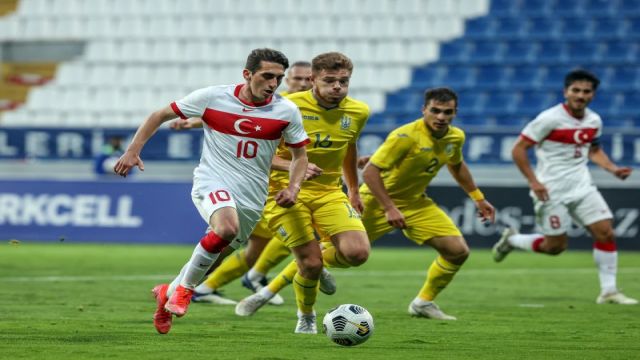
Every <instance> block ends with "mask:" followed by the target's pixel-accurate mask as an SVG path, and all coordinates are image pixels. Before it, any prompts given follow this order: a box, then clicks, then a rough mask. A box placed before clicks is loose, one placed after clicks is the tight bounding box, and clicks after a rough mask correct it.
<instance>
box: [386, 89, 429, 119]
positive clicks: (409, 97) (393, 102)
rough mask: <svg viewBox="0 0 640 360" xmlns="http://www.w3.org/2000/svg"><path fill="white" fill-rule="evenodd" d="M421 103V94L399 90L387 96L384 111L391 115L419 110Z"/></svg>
mask: <svg viewBox="0 0 640 360" xmlns="http://www.w3.org/2000/svg"><path fill="white" fill-rule="evenodd" d="M422 103H423V94H422V92H419V91H413V92H412V91H408V90H404V89H403V90H400V91H396V92H394V93H391V94H388V95H387V107H386V110H387V111H388V112H391V113H396V114H398V113H405V112H407V111H415V110H416V109H420V107H421V106H422Z"/></svg>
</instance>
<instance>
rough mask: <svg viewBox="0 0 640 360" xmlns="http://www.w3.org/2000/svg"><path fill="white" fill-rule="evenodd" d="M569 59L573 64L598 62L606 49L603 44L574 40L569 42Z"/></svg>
mask: <svg viewBox="0 0 640 360" xmlns="http://www.w3.org/2000/svg"><path fill="white" fill-rule="evenodd" d="M567 45H568V46H567V55H568V61H569V62H570V63H573V64H580V63H582V64H589V63H595V62H598V61H599V60H600V59H601V58H602V54H603V53H604V51H605V49H604V46H603V45H602V44H599V43H594V42H587V41H574V42H571V43H568V44H567Z"/></svg>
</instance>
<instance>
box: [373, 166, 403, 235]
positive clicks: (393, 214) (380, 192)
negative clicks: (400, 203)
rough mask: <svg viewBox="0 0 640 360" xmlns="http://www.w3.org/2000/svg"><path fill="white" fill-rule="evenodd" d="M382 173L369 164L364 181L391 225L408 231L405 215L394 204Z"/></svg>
mask: <svg viewBox="0 0 640 360" xmlns="http://www.w3.org/2000/svg"><path fill="white" fill-rule="evenodd" d="M380 172H381V170H380V168H379V167H377V166H375V165H374V164H372V163H371V162H369V163H367V165H366V166H365V167H364V171H363V172H362V179H363V180H364V182H365V183H366V184H367V186H368V187H369V190H370V191H371V193H372V194H373V196H375V198H376V200H378V203H380V206H382V208H383V209H384V213H385V216H386V217H387V222H388V223H389V225H391V226H393V227H394V228H398V229H406V227H407V223H406V222H405V219H404V215H403V214H402V212H401V211H400V210H399V209H398V207H397V206H396V204H395V203H394V202H393V199H391V196H389V192H388V191H387V188H386V187H385V186H384V182H383V181H382V175H381V174H380Z"/></svg>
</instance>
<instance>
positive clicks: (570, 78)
mask: <svg viewBox="0 0 640 360" xmlns="http://www.w3.org/2000/svg"><path fill="white" fill-rule="evenodd" d="M576 81H588V82H590V83H591V85H593V90H594V91H595V90H596V89H597V88H598V85H600V79H598V77H597V76H595V75H594V74H593V73H591V72H589V71H587V70H583V69H577V70H572V71H570V72H569V73H568V74H567V75H566V76H565V77H564V88H565V89H566V88H568V87H569V86H571V84H573V83H574V82H576Z"/></svg>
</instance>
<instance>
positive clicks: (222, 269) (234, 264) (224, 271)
mask: <svg viewBox="0 0 640 360" xmlns="http://www.w3.org/2000/svg"><path fill="white" fill-rule="evenodd" d="M245 252H246V250H245V249H243V250H241V251H238V252H236V253H234V254H233V255H232V256H230V257H228V258H227V259H226V260H225V261H224V262H222V264H221V265H220V266H219V267H218V268H217V269H215V270H214V272H213V273H211V275H209V277H208V278H207V280H205V281H204V284H205V285H207V286H208V287H210V288H212V289H220V288H221V287H222V286H224V285H225V284H228V283H229V282H231V281H232V280H235V279H237V278H239V277H240V276H242V274H244V273H246V272H247V271H248V270H249V266H248V265H247V261H246V258H245Z"/></svg>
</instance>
